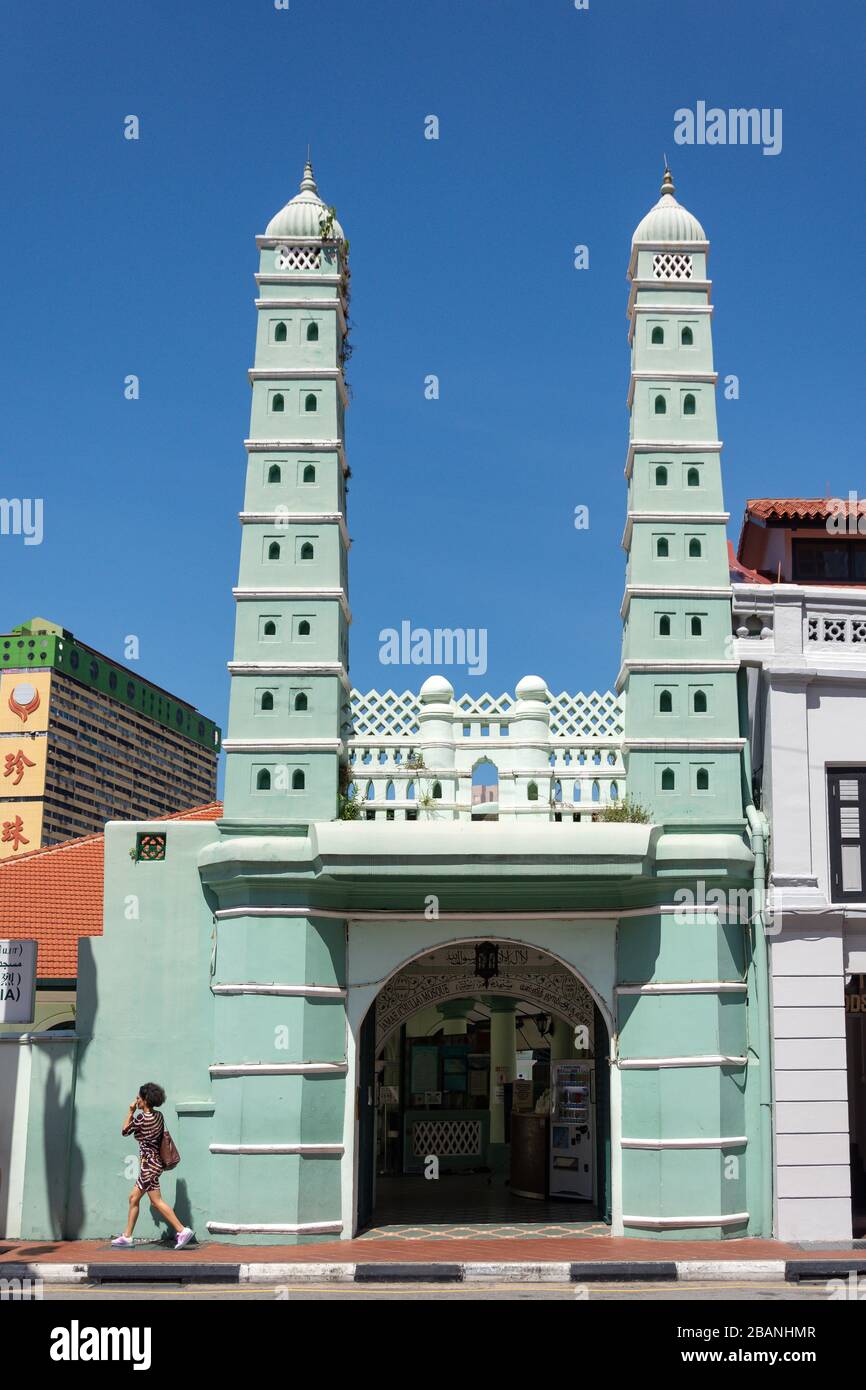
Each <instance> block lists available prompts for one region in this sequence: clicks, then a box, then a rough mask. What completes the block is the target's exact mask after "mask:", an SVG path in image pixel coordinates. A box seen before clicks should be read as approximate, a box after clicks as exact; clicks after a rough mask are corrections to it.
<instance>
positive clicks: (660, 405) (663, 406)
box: [274, 396, 668, 415]
mask: <svg viewBox="0 0 866 1390" xmlns="http://www.w3.org/2000/svg"><path fill="white" fill-rule="evenodd" d="M274 409H276V406H275V407H274ZM280 409H281V410H282V406H280ZM654 410H655V413H656V415H667V413H668V403H667V401H666V400H665V398H664V396H656V398H655V405H654Z"/></svg>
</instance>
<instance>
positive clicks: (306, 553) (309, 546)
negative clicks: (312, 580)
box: [301, 541, 315, 560]
mask: <svg viewBox="0 0 866 1390" xmlns="http://www.w3.org/2000/svg"><path fill="white" fill-rule="evenodd" d="M314 557H315V552H314V550H313V543H312V541H304V544H303V545H302V546H301V559H302V560H312V559H314Z"/></svg>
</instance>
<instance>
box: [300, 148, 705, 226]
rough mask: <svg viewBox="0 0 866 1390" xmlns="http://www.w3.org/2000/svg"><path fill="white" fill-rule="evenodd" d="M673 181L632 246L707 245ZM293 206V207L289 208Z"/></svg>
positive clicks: (666, 179) (664, 184)
mask: <svg viewBox="0 0 866 1390" xmlns="http://www.w3.org/2000/svg"><path fill="white" fill-rule="evenodd" d="M675 192H676V189H675V188H674V181H673V178H672V176H671V171H670V169H668V167H667V165H665V175H664V179H663V180H662V186H661V195H662V196H661V197H660V198H659V200H658V202H657V203H656V205H655V207H654V208H651V209H650V211H649V212H648V213H647V215H646V217H645V218H644V219H643V221H641V222H639V223H638V225H637V227H636V228H635V233H634V236H633V237H632V239H631V240H632V245H634V244H635V242H638V241H651V242H656V241H673V242H677V243H681V242H684V241H706V239H707V237H706V233H705V231H704V229H703V227H702V226H701V224H700V222H699V221H698V219H697V218H696V217H693V216H692V214H691V213H690V212H689V211H688V209H687V208H684V207H682V205H681V204H680V203H678V202H677V200H676V198H675V197H674V194H675ZM289 206H291V204H290V205H289Z"/></svg>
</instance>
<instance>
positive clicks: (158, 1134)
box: [123, 1110, 165, 1193]
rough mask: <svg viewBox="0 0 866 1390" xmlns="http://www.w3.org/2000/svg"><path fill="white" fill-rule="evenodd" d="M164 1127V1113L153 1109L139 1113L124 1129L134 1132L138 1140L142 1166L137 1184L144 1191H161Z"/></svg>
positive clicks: (125, 1131) (126, 1131)
mask: <svg viewBox="0 0 866 1390" xmlns="http://www.w3.org/2000/svg"><path fill="white" fill-rule="evenodd" d="M164 1129H165V1121H164V1120H163V1118H162V1115H161V1114H160V1113H159V1111H158V1110H151V1111H150V1113H149V1114H145V1113H143V1112H139V1113H137V1114H136V1115H135V1116H134V1117H133V1118H132V1120H130V1122H129V1124H128V1125H127V1126H126V1128H125V1129H124V1131H123V1132H124V1134H132V1135H133V1136H134V1137H135V1138H136V1139H137V1140H138V1147H139V1152H140V1154H141V1168H140V1170H139V1174H138V1178H137V1179H136V1184H135V1185H136V1187H139V1188H140V1189H141V1191H142V1193H144V1192H158V1191H159V1179H160V1176H161V1174H162V1171H163V1169H162V1160H161V1158H160V1156H159V1145H160V1141H161V1140H162V1134H163V1130H164Z"/></svg>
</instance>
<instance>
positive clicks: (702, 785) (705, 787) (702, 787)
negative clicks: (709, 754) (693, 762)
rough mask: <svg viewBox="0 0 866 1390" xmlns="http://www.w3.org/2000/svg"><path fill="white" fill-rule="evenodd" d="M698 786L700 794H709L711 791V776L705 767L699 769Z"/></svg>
mask: <svg viewBox="0 0 866 1390" xmlns="http://www.w3.org/2000/svg"><path fill="white" fill-rule="evenodd" d="M696 786H697V790H698V791H699V792H708V791H709V790H710V774H709V772H708V771H707V769H706V768H705V767H699V768H698V777H697V783H696Z"/></svg>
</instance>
